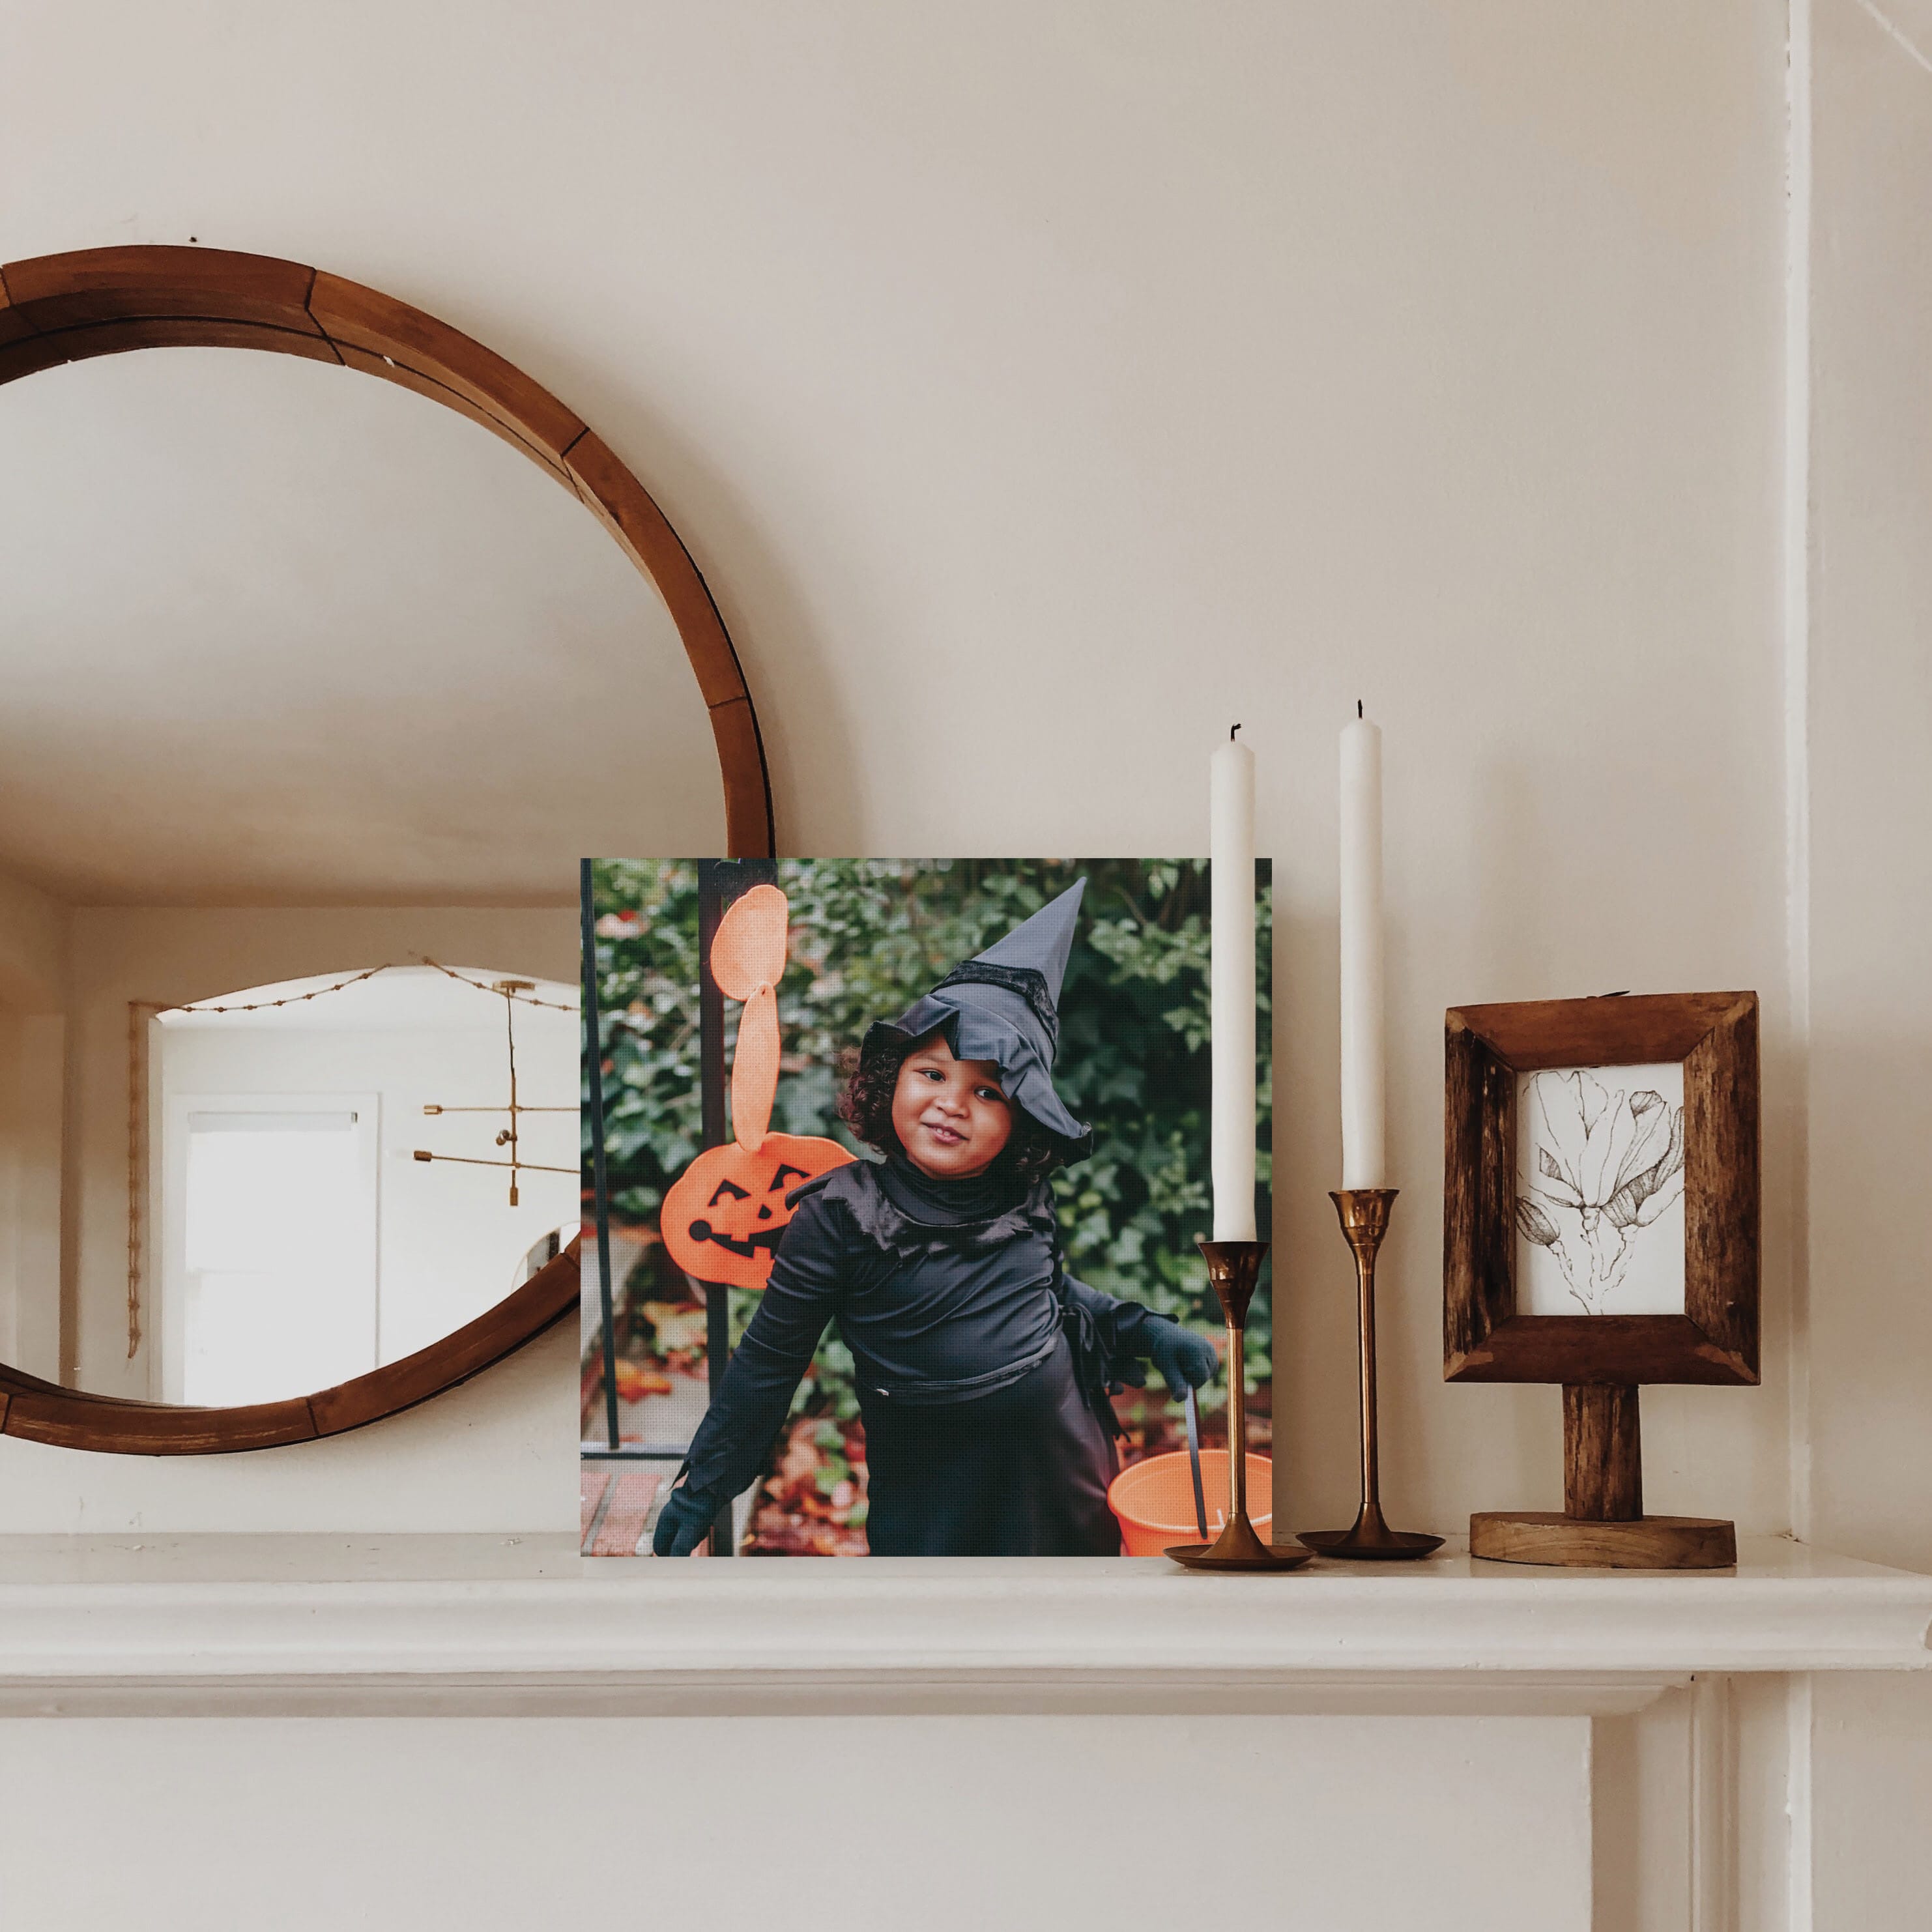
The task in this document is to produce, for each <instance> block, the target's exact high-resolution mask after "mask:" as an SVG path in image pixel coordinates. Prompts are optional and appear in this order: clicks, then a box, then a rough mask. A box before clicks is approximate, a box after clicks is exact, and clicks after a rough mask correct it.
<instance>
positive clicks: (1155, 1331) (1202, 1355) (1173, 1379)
mask: <svg viewBox="0 0 1932 1932" xmlns="http://www.w3.org/2000/svg"><path fill="white" fill-rule="evenodd" d="M1147 1352H1148V1356H1149V1358H1151V1361H1153V1363H1154V1367H1156V1368H1157V1369H1158V1370H1160V1373H1161V1377H1162V1379H1163V1381H1165V1382H1166V1384H1167V1391H1168V1394H1169V1395H1171V1396H1172V1397H1174V1398H1175V1400H1177V1401H1178V1400H1180V1398H1181V1397H1182V1396H1184V1395H1185V1394H1187V1391H1188V1390H1190V1389H1191V1388H1199V1387H1200V1386H1201V1385H1202V1383H1203V1382H1207V1381H1208V1380H1209V1379H1211V1377H1212V1376H1213V1375H1214V1371H1215V1370H1217V1368H1219V1367H1220V1365H1221V1358H1220V1356H1219V1355H1217V1354H1216V1353H1215V1352H1214V1343H1212V1342H1211V1341H1209V1340H1208V1338H1207V1337H1206V1336H1205V1335H1197V1334H1196V1333H1195V1332H1194V1331H1193V1329H1192V1328H1183V1327H1182V1326H1181V1324H1180V1323H1179V1322H1175V1321H1171V1320H1170V1319H1169V1318H1168V1317H1167V1316H1164V1315H1163V1316H1158V1317H1157V1319H1155V1320H1154V1321H1153V1322H1150V1323H1149V1324H1148V1344H1147Z"/></svg>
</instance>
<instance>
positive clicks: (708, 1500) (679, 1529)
mask: <svg viewBox="0 0 1932 1932" xmlns="http://www.w3.org/2000/svg"><path fill="white" fill-rule="evenodd" d="M717 1518H718V1503H717V1502H716V1500H715V1499H714V1498H713V1497H712V1496H709V1495H707V1494H706V1493H705V1492H704V1491H703V1490H694V1489H692V1488H691V1487H690V1486H689V1485H688V1484H687V1485H686V1486H685V1487H684V1488H682V1489H680V1490H672V1491H671V1493H670V1495H669V1496H666V1497H665V1498H664V1508H662V1509H661V1511H658V1526H657V1528H656V1529H654V1530H652V1532H651V1553H652V1555H653V1556H689V1555H690V1554H691V1552H692V1551H693V1550H695V1549H696V1548H697V1546H698V1545H699V1544H700V1543H702V1542H703V1541H704V1535H705V1532H706V1531H707V1530H708V1529H710V1527H711V1526H712V1523H715V1521H716V1520H717Z"/></svg>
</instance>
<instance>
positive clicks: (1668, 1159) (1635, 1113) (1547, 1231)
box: [1516, 1069, 1684, 1315]
mask: <svg viewBox="0 0 1932 1932" xmlns="http://www.w3.org/2000/svg"><path fill="white" fill-rule="evenodd" d="M1517 1131H1518V1133H1520V1134H1521V1135H1522V1136H1523V1141H1524V1153H1525V1155H1526V1157H1528V1159H1529V1162H1530V1163H1531V1165H1532V1170H1533V1171H1532V1172H1531V1174H1530V1176H1529V1187H1530V1189H1531V1193H1528V1194H1519V1195H1518V1196H1517V1201H1516V1225H1517V1232H1519V1233H1520V1234H1521V1235H1522V1236H1523V1238H1524V1239H1525V1240H1526V1241H1533V1242H1535V1244H1536V1245H1537V1246H1538V1247H1541V1248H1547V1250H1549V1251H1550V1255H1551V1256H1552V1257H1553V1259H1555V1261H1556V1264H1557V1265H1558V1266H1559V1268H1562V1271H1563V1279H1564V1280H1565V1283H1567V1284H1568V1288H1569V1290H1570V1293H1571V1296H1572V1297H1573V1298H1574V1299H1575V1300H1576V1301H1577V1303H1578V1304H1579V1305H1580V1307H1582V1309H1583V1312H1584V1313H1585V1314H1586V1315H1601V1314H1604V1313H1606V1312H1607V1310H1606V1307H1605V1304H1606V1303H1607V1301H1609V1300H1610V1297H1611V1296H1612V1295H1614V1294H1615V1292H1616V1290H1617V1289H1618V1287H1619V1286H1620V1285H1621V1284H1622V1281H1623V1279H1624V1277H1625V1273H1626V1272H1627V1271H1628V1269H1629V1268H1630V1265H1631V1259H1632V1258H1633V1256H1634V1255H1635V1254H1636V1253H1637V1250H1638V1249H1639V1247H1640V1245H1646V1246H1647V1245H1648V1244H1643V1233H1644V1231H1645V1230H1646V1229H1648V1228H1649V1227H1650V1226H1652V1224H1653V1223H1655V1222H1656V1221H1657V1220H1659V1219H1660V1218H1661V1217H1662V1215H1663V1214H1664V1212H1665V1211H1667V1209H1668V1208H1670V1206H1671V1205H1672V1204H1673V1202H1676V1200H1678V1199H1679V1198H1680V1197H1681V1196H1682V1193H1683V1192H1684V1109H1682V1107H1681V1106H1672V1105H1671V1104H1670V1103H1669V1102H1668V1101H1667V1100H1665V1099H1664V1096H1663V1095H1662V1094H1659V1093H1658V1092H1657V1091H1655V1089H1654V1088H1640V1090H1639V1091H1637V1092H1635V1093H1630V1094H1626V1093H1625V1092H1623V1091H1622V1090H1621V1089H1619V1091H1616V1092H1611V1091H1608V1090H1607V1089H1606V1088H1604V1086H1603V1085H1602V1084H1601V1082H1599V1081H1598V1080H1597V1079H1595V1077H1594V1076H1592V1073H1590V1072H1589V1070H1587V1069H1578V1070H1572V1071H1571V1072H1568V1073H1558V1072H1555V1071H1549V1072H1545V1073H1538V1074H1537V1075H1536V1076H1534V1078H1532V1079H1531V1080H1530V1081H1529V1082H1528V1084H1527V1086H1526V1088H1525V1090H1524V1091H1523V1094H1522V1096H1521V1098H1520V1101H1519V1103H1518V1107H1517ZM1537 1197H1540V1199H1539V1198H1537Z"/></svg>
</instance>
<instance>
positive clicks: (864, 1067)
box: [838, 1036, 1066, 1187]
mask: <svg viewBox="0 0 1932 1932" xmlns="http://www.w3.org/2000/svg"><path fill="white" fill-rule="evenodd" d="M929 1037H930V1036H929ZM925 1044H926V1042H925V1041H924V1040H907V1041H906V1042H905V1043H904V1045H903V1046H898V1047H896V1048H894V1049H892V1050H890V1051H889V1052H882V1053H874V1055H872V1057H871V1059H870V1060H869V1061H868V1060H865V1059H864V1058H862V1056H861V1055H860V1054H859V1049H857V1048H856V1046H848V1047H847V1049H845V1051H844V1052H843V1053H841V1055H839V1056H838V1070H839V1072H840V1073H841V1074H842V1075H844V1079H845V1086H844V1091H843V1092H842V1093H841V1094H840V1095H839V1096H838V1118H840V1119H841V1121H844V1123H845V1124H846V1125H847V1127H850V1129H851V1130H852V1133H853V1136H854V1137H855V1138H856V1139H859V1140H862V1141H863V1142H865V1145H867V1146H868V1147H871V1148H877V1149H878V1151H880V1153H881V1154H894V1153H898V1152H900V1151H902V1150H901V1148H900V1146H899V1137H898V1135H897V1134H896V1133H894V1132H893V1131H892V1095H893V1093H894V1092H895V1090H896V1089H897V1088H898V1084H899V1069H900V1067H901V1066H903V1065H904V1063H905V1058H906V1055H907V1054H909V1053H910V1052H912V1050H913V1048H915V1047H917V1046H924V1045H925ZM1065 1160H1066V1157H1065V1156H1064V1154H1062V1153H1061V1151H1060V1147H1059V1145H1058V1142H1055V1140H1054V1139H1053V1137H1052V1136H1051V1135H1050V1134H1049V1133H1046V1131H1045V1130H1043V1129H1042V1128H1040V1127H1037V1126H1036V1125H1035V1124H1034V1121H1033V1120H1032V1118H1031V1117H1030V1116H1029V1115H1028V1114H1027V1112H1026V1111H1025V1109H1023V1108H1021V1107H1017V1106H1016V1107H1015V1108H1014V1109H1013V1133H1012V1136H1011V1137H1010V1139H1008V1141H1007V1144H1006V1145H1005V1146H1004V1147H1003V1148H1001V1150H1000V1152H999V1157H998V1159H997V1160H995V1162H994V1163H993V1164H992V1167H991V1169H989V1170H988V1171H989V1172H991V1173H992V1174H995V1175H1001V1176H1002V1177H1004V1176H1007V1175H1010V1176H1011V1177H1012V1178H1013V1179H1014V1180H1015V1181H1019V1182H1020V1183H1021V1184H1023V1185H1024V1186H1026V1187H1031V1186H1032V1185H1033V1184H1034V1182H1035V1181H1044V1180H1045V1179H1046V1177H1047V1176H1048V1175H1049V1174H1051V1173H1052V1172H1053V1171H1054V1169H1055V1168H1057V1167H1060V1166H1063V1165H1064V1163H1065Z"/></svg>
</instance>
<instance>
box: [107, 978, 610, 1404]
mask: <svg viewBox="0 0 1932 1932" xmlns="http://www.w3.org/2000/svg"><path fill="white" fill-rule="evenodd" d="M492 989H502V990H501V991H495V990H492ZM148 1046H149V1055H150V1058H149V1065H150V1069H151V1072H150V1093H151V1107H150V1113H149V1119H150V1122H151V1124H158V1129H159V1132H158V1135H157V1138H156V1139H155V1140H154V1143H153V1145H154V1157H153V1158H152V1160H151V1162H150V1163H149V1172H150V1176H151V1181H150V1189H151V1193H150V1199H151V1200H152V1202H153V1203H154V1214H153V1217H152V1220H151V1223H150V1226H151V1229H152V1230H153V1232H152V1235H151V1247H152V1248H153V1249H154V1251H156V1252H157V1253H158V1254H159V1255H160V1258H161V1263H160V1271H159V1275H158V1278H157V1282H156V1284H155V1286H156V1289H157V1294H156V1297H155V1299H156V1301H157V1304H158V1308H157V1315H156V1317H155V1323H156V1327H157V1331H158V1332H157V1336H156V1338H155V1339H156V1346H157V1352H158V1359H159V1365H160V1382H161V1388H162V1393H163V1397H164V1398H165V1399H166V1400H168V1401H170V1402H185V1403H196V1404H201V1405H207V1406H221V1405H226V1404H229V1403H252V1402H269V1401H274V1400H278V1398H280V1397H283V1396H288V1395H300V1394H305V1393H306V1392H307V1391H309V1390H311V1389H313V1388H317V1387H322V1386H329V1385H333V1384H335V1383H337V1382H347V1381H348V1380H349V1379H350V1377H352V1376H359V1375H365V1374H367V1373H368V1371H369V1370H371V1369H374V1368H378V1367H381V1366H382V1365H383V1364H384V1363H386V1362H393V1361H398V1360H399V1359H400V1358H401V1357H403V1356H404V1355H410V1354H413V1352H415V1351H416V1349H420V1348H423V1347H425V1346H427V1345H428V1343H431V1342H434V1340H437V1337H439V1336H442V1335H445V1334H448V1333H449V1331H451V1330H452V1329H453V1328H460V1327H461V1326H462V1325H463V1323H464V1322H469V1321H472V1320H473V1319H475V1317H476V1316H479V1315H481V1313H483V1312H484V1310H486V1309H487V1308H488V1307H490V1306H491V1305H492V1304H494V1303H495V1302H496V1301H499V1300H501V1299H502V1296H503V1295H505V1293H507V1292H508V1290H509V1289H510V1288H511V1287H512V1286H514V1285H515V1283H514V1280H513V1279H512V1278H511V1271H509V1270H508V1269H507V1268H506V1267H505V1260H506V1258H508V1257H512V1256H514V1257H522V1256H526V1255H527V1254H528V1253H529V1251H530V1250H531V1249H532V1246H533V1245H543V1246H548V1247H550V1252H551V1253H555V1252H556V1251H557V1250H556V1246H555V1241H556V1228H557V1225H558V1223H559V1222H561V1221H562V1220H563V1219H564V1218H565V1217H567V1216H568V1214H570V1213H571V1209H572V1208H573V1207H574V1204H575V1202H576V1198H577V1168H576V1140H577V1103H576V1100H575V1098H574V1092H573V1090H574V1086H575V1084H576V1079H577V1072H576V1058H575V1057H576V1049H577V1010H576V996H575V990H574V988H572V987H570V986H557V985H553V984H552V983H550V982H547V981H545V982H542V983H535V984H533V983H531V982H530V981H529V980H519V979H517V978H515V977H514V976H511V975H507V974H502V973H498V972H493V971H488V970H487V969H472V968H464V969H461V970H460V973H459V974H456V975H455V976H452V974H449V973H446V972H443V971H440V970H439V969H438V968H437V967H434V966H430V965H422V966H415V967H403V968H390V969H389V970H387V971H382V972H380V973H375V974H371V975H370V976H369V977H367V978H362V977H356V978H353V979H347V980H344V979H331V978H326V977H325V978H322V979H318V980H296V981H290V982H287V983H284V984H281V985H280V986H262V987H256V988H254V989H250V990H249V991H248V992H243V993H239V994H236V995H233V996H231V997H229V998H224V999H222V1000H218V1001H208V1002H204V1003H202V1004H199V1005H196V1006H195V1007H189V1008H187V1009H185V1010H179V1011H176V1012H172V1013H161V1014H158V1015H157V1016H155V1019H154V1022H153V1023H152V1031H151V1033H150V1034H149V1038H148ZM136 1312H137V1313H138V1310H137V1311H136ZM317 1377H320V1381H319V1382H318V1380H317Z"/></svg>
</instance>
